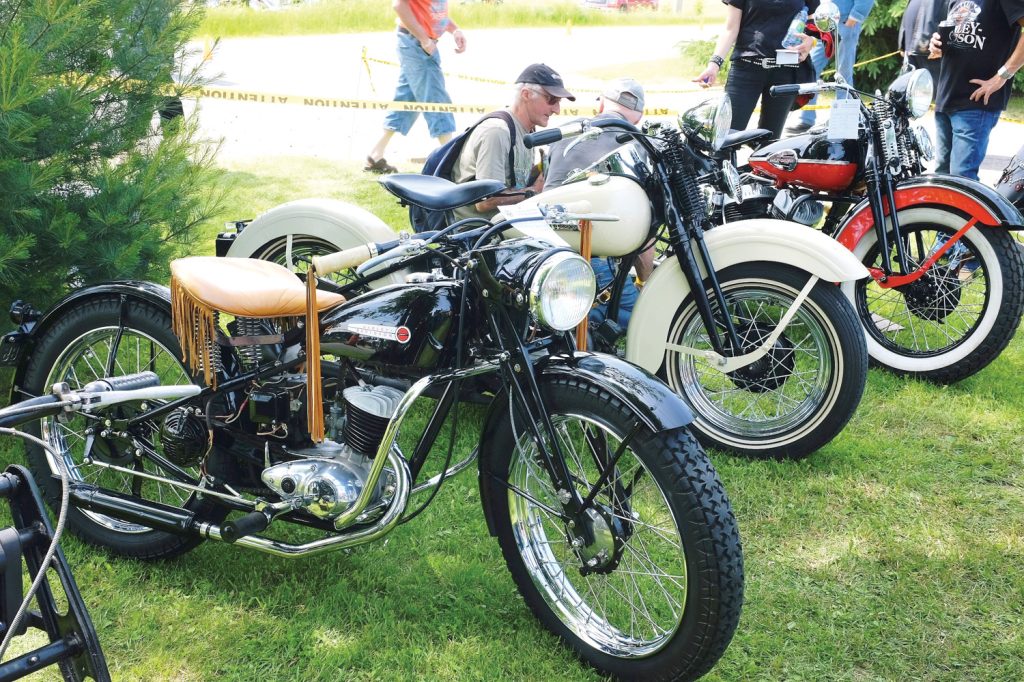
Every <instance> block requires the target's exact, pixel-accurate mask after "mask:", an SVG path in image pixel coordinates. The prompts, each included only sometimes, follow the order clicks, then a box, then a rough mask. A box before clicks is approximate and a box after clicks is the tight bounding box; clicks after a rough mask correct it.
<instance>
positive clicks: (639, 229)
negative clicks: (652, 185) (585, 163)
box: [510, 173, 651, 257]
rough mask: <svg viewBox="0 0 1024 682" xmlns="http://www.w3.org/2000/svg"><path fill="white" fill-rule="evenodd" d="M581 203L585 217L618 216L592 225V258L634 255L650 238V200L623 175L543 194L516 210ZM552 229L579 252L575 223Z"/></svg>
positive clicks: (596, 178)
mask: <svg viewBox="0 0 1024 682" xmlns="http://www.w3.org/2000/svg"><path fill="white" fill-rule="evenodd" d="M581 202H586V204H587V207H588V208H587V210H586V212H587V213H595V214H605V215H614V216H618V220H616V221H614V222H610V221H609V222H606V221H601V222H595V223H594V224H593V233H592V238H591V255H593V256H599V257H613V256H624V255H626V254H627V253H632V252H634V251H636V250H637V249H639V248H640V247H641V246H643V244H644V242H646V241H647V240H648V238H649V236H650V234H651V204H650V200H649V199H648V198H647V193H646V192H644V190H643V188H642V187H641V186H640V185H639V183H637V181H636V180H634V179H632V178H629V177H625V176H622V175H605V174H603V173H597V174H594V175H591V176H590V177H588V178H585V179H582V180H579V181H577V182H571V183H569V184H567V185H562V186H560V187H554V188H552V189H548V190H545V191H544V192H542V193H541V194H538V195H537V196H535V197H533V198H531V199H527V200H526V201H524V202H522V203H521V204H519V206H522V207H526V206H531V205H532V206H537V205H548V206H553V205H563V206H572V205H579V204H580V203H581ZM552 228H553V229H554V230H555V232H557V233H558V236H559V237H561V238H562V239H564V240H565V241H566V243H567V244H569V246H571V247H572V248H573V249H575V250H576V251H579V249H580V232H579V225H578V223H577V221H571V222H570V224H567V225H564V226H562V225H552ZM511 232H513V231H511V230H510V233H511Z"/></svg>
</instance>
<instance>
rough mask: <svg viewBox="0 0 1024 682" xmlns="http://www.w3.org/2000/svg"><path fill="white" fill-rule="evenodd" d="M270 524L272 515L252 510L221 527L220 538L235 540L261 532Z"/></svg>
mask: <svg viewBox="0 0 1024 682" xmlns="http://www.w3.org/2000/svg"><path fill="white" fill-rule="evenodd" d="M269 525H270V517H269V516H267V515H266V514H264V513H263V512H258V511H254V512H250V513H248V514H246V515H245V516H242V517H239V518H237V519H235V520H234V521H228V522H227V523H225V524H224V525H223V526H221V529H220V538H221V540H223V541H224V542H228V543H231V542H235V541H237V540H240V539H242V538H244V537H245V536H246V535H252V534H253V533H259V532H260V531H262V530H266V529H267V526H269Z"/></svg>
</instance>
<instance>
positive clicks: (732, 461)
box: [4, 159, 1024, 682]
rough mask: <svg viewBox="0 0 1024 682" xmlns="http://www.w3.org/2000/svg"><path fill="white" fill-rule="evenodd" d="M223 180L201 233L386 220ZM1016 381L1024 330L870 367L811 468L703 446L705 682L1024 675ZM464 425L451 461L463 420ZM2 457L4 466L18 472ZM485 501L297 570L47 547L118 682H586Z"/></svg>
mask: <svg viewBox="0 0 1024 682" xmlns="http://www.w3.org/2000/svg"><path fill="white" fill-rule="evenodd" d="M223 177H224V178H225V181H226V182H228V183H229V184H230V187H231V189H230V192H229V204H228V205H227V207H226V208H225V210H224V213H223V215H222V216H219V217H218V219H229V218H240V217H251V216H252V215H253V214H254V213H255V212H258V211H260V210H264V209H266V208H270V207H271V206H273V205H275V204H276V203H279V202H281V201H285V200H289V199H294V198H298V197H302V196H312V195H321V196H334V197H339V198H343V199H349V200H354V201H356V202H358V203H359V204H360V205H362V206H364V207H367V208H370V209H371V210H373V211H374V212H376V213H378V215H381V216H382V217H384V218H385V219H386V220H387V221H388V222H390V223H392V224H401V222H402V220H403V217H404V212H403V211H402V210H401V209H399V208H398V207H397V206H395V205H394V202H393V201H392V200H390V199H389V198H388V197H387V195H385V194H384V192H383V190H381V189H379V188H378V187H377V186H376V183H374V182H372V181H371V179H370V178H368V177H367V176H365V175H364V174H362V173H361V172H359V171H358V170H357V169H356V168H355V167H354V166H338V165H335V164H328V163H325V162H322V161H316V160H309V159H290V160H277V159H275V160H273V161H272V162H265V163H263V164H261V165H249V166H244V167H243V166H232V165H228V166H225V167H224V174H223ZM217 230H218V226H217V225H216V224H212V223H211V225H210V228H209V235H208V237H209V239H207V240H205V241H203V242H202V243H199V244H197V245H196V249H195V250H196V253H212V248H213V247H212V236H213V235H214V234H215V233H216V231H217ZM1022 374H1024V343H1022V341H1021V338H1020V336H1018V338H1017V339H1016V340H1015V341H1014V342H1013V343H1012V344H1011V345H1010V347H1009V348H1008V349H1007V350H1006V352H1004V353H1003V355H1002V356H1001V357H1000V358H999V359H998V360H996V361H995V362H994V363H993V364H992V365H991V366H989V367H988V368H987V369H985V370H984V371H982V372H981V373H980V374H979V375H977V376H975V377H972V378H970V379H968V380H966V381H964V382H962V383H960V384H958V385H955V386H949V387H937V386H931V385H927V384H924V383H919V382H915V381H906V380H901V379H897V378H895V377H892V376H890V375H887V374H885V373H882V372H878V371H875V370H872V371H871V374H870V377H869V382H868V387H867V391H866V394H865V397H864V401H863V402H862V404H861V407H860V409H859V411H858V413H857V414H856V416H855V417H854V419H853V420H852V422H851V423H850V425H849V426H848V427H847V428H846V430H845V431H844V432H843V433H842V434H841V435H840V436H839V437H838V438H837V439H836V440H835V441H834V442H832V443H831V444H830V445H829V446H827V447H826V448H824V449H823V450H821V451H819V452H818V453H816V454H814V455H813V456H811V457H810V458H809V459H808V460H806V461H804V462H799V463H787V462H755V461H746V460H743V459H739V458H735V457H727V456H723V455H720V454H716V453H712V459H713V461H714V462H715V465H716V466H717V468H718V471H719V474H720V475H721V477H722V479H723V481H724V482H725V485H726V488H727V490H728V492H729V495H730V497H731V500H732V502H733V505H734V507H735V510H736V515H737V518H738V520H739V524H740V531H741V533H742V538H743V542H744V549H745V557H746V578H747V594H746V605H745V608H744V612H743V618H742V620H741V623H740V627H739V630H738V632H737V635H736V638H735V639H734V641H733V643H732V645H731V647H730V648H729V649H728V650H727V652H726V654H725V657H724V658H723V660H722V661H721V662H720V663H719V665H718V666H717V667H716V668H715V669H714V671H712V673H711V675H710V676H709V677H708V679H711V680H755V679H756V680H851V681H857V682H866V681H872V680H911V679H913V680H917V679H926V680H1020V679H1024V657H1022V656H1021V652H1022V651H1024V639H1022V634H1021V633H1022V632H1024V473H1022V471H1024V467H1022V461H1021V460H1022V452H1024V389H1022V385H1021V382H1020V377H1021V376H1022ZM464 417H465V419H464V424H465V428H463V429H460V434H459V436H460V443H459V448H460V449H461V450H463V451H464V450H465V449H467V448H469V447H471V444H472V442H473V438H474V437H475V435H476V434H475V433H474V430H473V424H475V423H478V421H477V420H478V416H477V415H476V414H474V413H473V411H472V410H470V411H469V412H467V413H466V414H465V415H464ZM416 431H417V425H416V424H414V425H413V426H412V428H411V429H409V432H408V433H406V434H404V437H405V438H407V439H410V438H412V437H414V436H415V435H416ZM439 442H443V443H444V444H446V443H447V439H446V438H444V437H442V439H441V440H440V441H439ZM10 443H11V441H10V440H9V439H5V442H4V455H5V459H7V460H9V461H11V460H18V459H20V446H12V445H11V444H10ZM438 450H439V452H437V453H435V454H436V455H438V456H440V457H442V458H443V450H441V448H440V447H439V448H438ZM479 505H480V503H479V497H478V494H477V488H476V481H475V476H474V475H473V474H472V473H469V472H467V473H465V474H463V475H462V476H460V477H458V478H456V479H455V480H453V481H451V482H450V483H449V484H448V485H446V486H445V488H444V489H443V490H442V491H441V493H440V494H439V496H438V498H437V500H436V501H435V503H434V505H433V506H432V507H431V508H430V509H429V510H428V511H427V512H426V513H425V514H424V515H422V516H421V517H419V518H418V519H416V520H415V521H413V522H412V523H410V524H408V525H405V526H401V527H400V528H399V529H398V530H396V531H395V532H394V533H393V534H392V535H391V536H389V537H388V538H387V539H386V541H384V542H379V543H377V544H372V545H367V546H364V547H362V548H356V549H355V550H352V551H350V552H343V553H338V554H332V555H324V556H320V557H317V558H315V559H305V560H303V559H298V560H286V559H278V558H272V557H268V556H265V555H261V554H256V553H254V552H252V551H248V550H244V549H233V548H231V547H228V546H226V545H222V544H216V543H207V544H205V545H203V546H201V547H200V548H199V549H197V550H195V551H194V552H193V553H191V554H189V555H187V556H185V557H183V558H181V559H179V560H176V561H172V562H167V563H155V564H150V563H141V562H136V561H127V560H123V559H118V558H113V557H109V556H107V555H106V554H104V553H103V552H101V551H99V550H97V549H95V548H91V547H87V546H85V545H83V544H81V543H79V542H78V541H77V540H75V539H74V538H68V539H67V541H66V542H65V543H64V548H65V551H66V553H67V555H68V558H69V561H70V562H71V565H72V567H73V569H74V571H75V575H76V578H77V580H78V583H79V585H80V586H81V588H82V591H83V594H84V597H85V600H86V602H87V604H88V605H89V608H90V610H91V613H92V616H93V618H94V620H95V622H96V626H97V629H98V631H99V634H100V637H101V640H102V642H103V646H104V649H105V652H106V655H107V659H108V661H109V662H110V665H111V669H112V673H113V677H114V679H116V680H168V681H169V680H175V681H180V680H237V681H240V682H241V681H246V682H248V681H251V680H303V681H304V682H306V681H310V680H383V679H387V680H425V679H429V680H460V681H461V680H485V679H486V680H491V679H507V680H595V679H598V677H597V676H596V675H595V674H594V673H593V672H592V671H590V670H589V669H587V668H584V667H582V666H581V665H580V664H579V663H578V662H577V661H576V660H575V659H574V658H573V657H572V656H571V655H570V654H569V653H567V651H566V650H565V649H563V648H562V647H560V646H559V645H558V643H557V641H556V640H555V638H554V637H552V636H550V635H548V634H547V633H546V631H544V630H543V629H542V628H541V627H540V626H539V625H538V624H537V623H536V622H535V621H534V619H533V617H532V616H531V615H530V613H529V612H528V610H527V608H526V607H525V606H524V604H523V602H522V600H521V599H520V598H519V596H518V594H517V593H516V591H515V588H514V586H513V583H512V581H511V579H510V577H509V575H508V574H507V572H506V570H505V568H504V564H503V561H502V558H501V554H500V551H499V549H498V546H497V543H496V541H495V540H493V539H492V538H490V537H488V535H487V532H486V527H485V524H484V521H483V517H482V515H481V512H480V507H479ZM36 645H38V643H37V644H36ZM38 679H56V677H55V676H53V675H51V676H49V677H46V676H40V677H39V678H38Z"/></svg>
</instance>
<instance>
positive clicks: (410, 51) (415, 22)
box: [363, 0, 466, 173]
mask: <svg viewBox="0 0 1024 682" xmlns="http://www.w3.org/2000/svg"><path fill="white" fill-rule="evenodd" d="M391 6H392V7H393V8H394V10H395V13H396V14H397V15H398V22H397V23H398V36H397V37H398V63H399V71H400V72H399V76H398V88H397V89H396V90H395V101H396V102H451V101H452V100H451V97H449V96H448V91H447V90H446V89H445V84H444V73H442V71H441V55H440V53H439V52H438V51H437V41H438V39H439V38H441V36H443V35H444V34H445V33H451V34H452V38H454V39H455V52H456V53H461V52H463V51H464V50H465V49H466V37H465V36H463V35H462V31H461V30H460V29H459V27H458V26H456V25H455V22H454V21H452V20H451V19H450V18H449V17H448V0H394V1H393V2H392V5H391ZM417 116H419V112H416V111H389V112H388V115H387V116H385V117H384V134H383V135H381V137H380V139H379V140H378V141H377V144H376V145H374V147H373V149H372V150H370V154H369V155H368V156H367V157H366V168H364V169H363V170H366V171H369V172H371V173H395V172H397V171H398V169H397V168H395V167H394V166H392V165H391V164H389V163H388V162H387V160H386V159H385V158H384V150H385V148H387V146H388V142H390V141H391V138H392V136H394V134H395V133H401V134H402V135H407V134H408V133H409V129H410V128H412V124H413V123H415V122H416V117H417ZM423 117H424V118H426V120H427V128H428V129H429V130H430V136H431V137H435V138H437V142H438V144H439V145H441V144H444V143H445V142H447V141H448V140H450V139H451V136H452V133H453V132H455V117H454V116H452V115H451V114H450V113H447V112H426V113H424V114H423Z"/></svg>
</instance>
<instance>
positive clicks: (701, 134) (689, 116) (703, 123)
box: [679, 95, 732, 152]
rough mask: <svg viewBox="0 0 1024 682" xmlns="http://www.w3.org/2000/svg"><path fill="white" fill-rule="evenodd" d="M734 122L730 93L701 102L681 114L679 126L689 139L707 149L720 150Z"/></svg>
mask: <svg viewBox="0 0 1024 682" xmlns="http://www.w3.org/2000/svg"><path fill="white" fill-rule="evenodd" d="M731 124H732V102H730V101H729V97H728V95H722V96H721V97H716V98H714V99H709V100H705V101H703V102H701V103H700V104H698V105H697V106H695V107H694V108H692V109H687V110H686V111H684V112H683V113H681V114H679V127H680V128H681V129H682V131H683V134H685V135H686V137H687V139H689V140H690V141H691V142H693V143H694V144H696V145H697V146H698V147H701V148H703V149H705V150H710V151H716V152H717V151H718V150H719V149H721V148H722V144H723V143H724V142H725V136H726V135H728V134H729V126H730V125H731Z"/></svg>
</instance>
